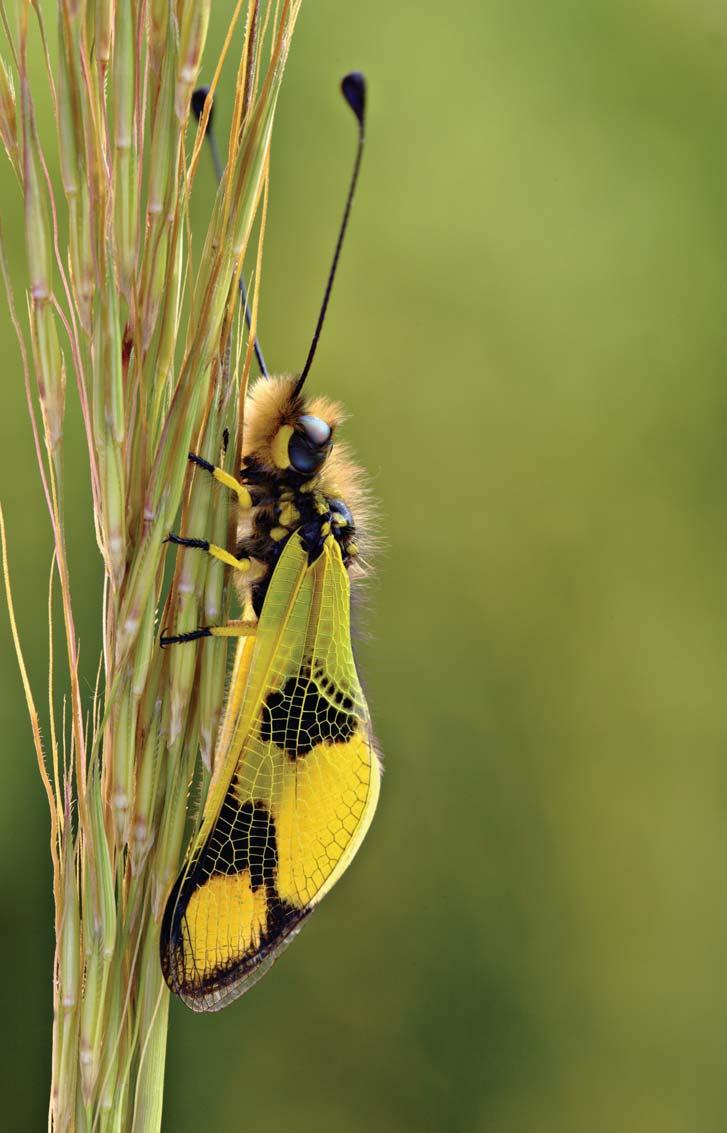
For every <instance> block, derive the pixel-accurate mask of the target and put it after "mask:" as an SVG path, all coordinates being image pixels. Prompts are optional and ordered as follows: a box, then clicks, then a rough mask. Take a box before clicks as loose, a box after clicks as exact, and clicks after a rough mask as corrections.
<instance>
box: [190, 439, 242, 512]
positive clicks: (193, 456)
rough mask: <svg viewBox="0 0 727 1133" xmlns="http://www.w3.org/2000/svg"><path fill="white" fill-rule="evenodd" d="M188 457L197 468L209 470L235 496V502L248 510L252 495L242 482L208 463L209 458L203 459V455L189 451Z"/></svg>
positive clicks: (222, 469)
mask: <svg viewBox="0 0 727 1133" xmlns="http://www.w3.org/2000/svg"><path fill="white" fill-rule="evenodd" d="M189 459H190V460H191V461H192V464H196V465H197V466H198V467H199V468H204V470H205V472H209V474H210V476H212V477H214V479H215V480H216V481H217V482H218V484H222V485H223V487H225V488H229V489H230V491H231V492H234V493H235V495H236V496H237V502H238V503H239V505H240V507H241V508H244V509H245V511H249V509H250V508H251V507H252V496H251V495H250V493H249V492H248V490H247V488H246V487H245V485H244V484H241V483H240V481H239V480H238V479H237V477H236V476H231V475H230V473H229V472H225V470H224V468H217V467H216V465H214V464H210V462H209V460H205V459H204V457H203V456H197V453H196V452H190V453H189Z"/></svg>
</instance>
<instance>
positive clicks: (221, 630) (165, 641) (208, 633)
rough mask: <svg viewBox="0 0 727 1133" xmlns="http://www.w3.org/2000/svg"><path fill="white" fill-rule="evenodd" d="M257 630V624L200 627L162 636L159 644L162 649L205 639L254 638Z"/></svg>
mask: <svg viewBox="0 0 727 1133" xmlns="http://www.w3.org/2000/svg"><path fill="white" fill-rule="evenodd" d="M256 630H257V622H254V621H231V622H225V624H224V625H221V626H200V627H199V629H193V630H190V632H189V633H176V634H172V635H171V636H167V635H166V634H162V636H161V637H160V638H159V644H160V645H161V647H162V649H164V648H165V646H167V645H183V644H185V643H186V642H188V641H199V640H200V638H203V637H252V636H253V635H254V634H255V632H256Z"/></svg>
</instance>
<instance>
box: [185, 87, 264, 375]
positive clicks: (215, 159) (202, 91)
mask: <svg viewBox="0 0 727 1133" xmlns="http://www.w3.org/2000/svg"><path fill="white" fill-rule="evenodd" d="M209 92H210V88H209V87H197V90H196V91H194V92H193V94H192V112H193V113H194V116H195V118H196V119H197V121H198V122H199V120H200V118H201V117H202V111H203V110H204V104H205V102H206V101H207V96H208V95H209ZM214 114H215V104H214V102H213V103H211V105H210V113H209V118H208V119H207V128H206V130H205V137H206V139H207V141H208V143H209V149H210V154H211V157H212V164H213V165H214V167H215V176H216V178H217V184H218V185H219V183H220V181H221V180H222V174H223V172H224V169H223V165H222V158H221V157H220V151H219V148H218V146H217V136H216V134H215V132H214V128H213V119H214ZM240 299H241V301H242V305H243V308H244V310H245V322H246V323H247V329H248V330H251V329H252V325H251V319H250V307H249V304H248V302H247V288H246V287H245V280H244V279H243V277H242V275H240ZM253 345H254V348H255V357H256V358H257V364H258V366H259V368H260V373H261V374H262V376H263V377H264V378H267V377H269V376H270V375H269V373H268V368H267V366H266V365H265V358H264V357H263V352H262V347H261V346H260V343H259V342H258V340H257V337H256V338H255V342H254V344H253Z"/></svg>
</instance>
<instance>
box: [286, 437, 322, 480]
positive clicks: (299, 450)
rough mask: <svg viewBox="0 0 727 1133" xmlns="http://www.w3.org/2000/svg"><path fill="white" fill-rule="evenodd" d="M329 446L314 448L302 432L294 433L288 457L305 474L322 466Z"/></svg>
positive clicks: (289, 445) (294, 466) (289, 444)
mask: <svg viewBox="0 0 727 1133" xmlns="http://www.w3.org/2000/svg"><path fill="white" fill-rule="evenodd" d="M327 452H328V449H327V448H313V446H312V445H311V444H310V442H309V441H308V440H306V438H305V437H302V436H301V435H300V433H293V435H292V437H291V438H290V441H289V442H288V459H289V461H290V463H291V466H292V467H293V468H294V469H295V471H296V472H301V473H302V474H303V475H304V476H305V475H308V474H309V473H311V472H315V471H316V469H317V468H320V466H321V464H322V463H323V461H324V460H325V458H326V454H327Z"/></svg>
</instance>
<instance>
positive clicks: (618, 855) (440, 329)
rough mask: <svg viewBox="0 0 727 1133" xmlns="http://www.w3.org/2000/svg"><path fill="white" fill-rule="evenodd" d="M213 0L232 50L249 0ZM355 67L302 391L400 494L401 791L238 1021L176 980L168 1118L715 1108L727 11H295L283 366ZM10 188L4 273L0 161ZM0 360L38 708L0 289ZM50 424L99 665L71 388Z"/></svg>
mask: <svg viewBox="0 0 727 1133" xmlns="http://www.w3.org/2000/svg"><path fill="white" fill-rule="evenodd" d="M46 7H47V8H48V10H49V12H51V11H52V7H53V5H51V4H48V5H46ZM213 8H214V11H213V29H212V32H213V38H214V40H215V41H219V38H220V36H221V35H222V32H223V30H224V25H225V23H226V20H227V18H228V17H229V12H230V10H231V4H227V3H222V2H218V3H216V4H215V5H214V6H213ZM351 67H359V68H361V69H363V70H365V71H366V72H367V74H368V77H369V80H370V92H371V99H370V132H369V146H368V152H367V155H366V160H365V166H364V173H363V178H362V182H361V187H360V195H359V199H358V201H357V204H356V209H355V215H354V220H353V225H352V229H351V234H350V239H349V242H348V245H347V247H346V250H345V254H344V258H343V267H342V271H341V273H340V276H339V281H338V284H337V288H336V292H335V295H334V299H333V303H332V307H331V312H330V318H329V322H328V325H327V327H326V330H325V334H324V337H323V345H322V349H321V352H320V354H319V357H318V361H317V364H316V369H315V371H314V375H313V383H314V385H315V387H316V388H317V389H320V390H325V391H326V392H328V393H330V394H332V395H335V396H340V397H341V398H342V399H343V400H344V401H345V402H346V404H347V405H348V406H349V407H350V409H351V410H352V413H353V416H352V419H351V421H350V423H349V424H348V426H347V435H348V437H349V438H350V439H351V440H352V442H353V443H354V445H355V447H356V449H357V451H358V452H359V453H360V455H361V457H362V458H363V460H364V461H365V463H366V464H367V466H368V467H369V469H370V470H371V473H372V476H373V483H374V487H375V492H376V495H377V496H378V497H379V499H380V501H381V531H382V535H383V538H384V541H385V551H384V553H383V554H382V555H381V558H380V562H379V572H378V576H377V579H376V581H375V584H374V586H373V594H372V598H373V601H372V604H371V609H370V612H369V614H368V616H367V627H368V630H369V631H370V632H369V635H368V637H367V638H366V639H365V640H364V641H363V642H362V644H361V647H360V659H361V667H362V670H363V673H364V674H365V678H366V683H367V688H368V692H369V696H370V701H371V706H372V710H373V713H374V717H375V721H376V726H377V730H378V734H379V737H380V740H381V744H382V747H383V750H384V753H385V757H386V768H387V770H386V777H385V781H384V789H383V792H382V799H381V806H380V810H379V813H378V815H377V818H376V821H375V824H374V827H373V828H372V831H371V833H370V836H369V839H368V841H367V843H366V845H365V848H364V850H363V852H362V853H361V854H360V856H359V858H358V859H357V860H356V862H355V864H354V865H353V867H352V868H351V870H350V872H349V874H348V875H347V876H346V878H345V881H344V882H343V883H342V884H341V885H340V886H339V887H338V889H337V890H336V892H335V893H334V894H333V895H331V897H330V898H329V899H328V900H327V901H326V902H325V903H324V905H323V906H322V908H321V909H320V911H319V912H318V914H317V915H316V916H315V917H314V918H313V920H312V921H311V923H310V924H309V926H308V927H307V928H306V930H305V932H304V933H303V934H302V936H301V937H300V939H299V940H298V942H297V943H296V944H295V947H294V948H293V949H291V951H290V952H289V953H288V954H287V955H286V956H285V957H284V958H283V960H282V961H281V962H280V964H279V965H278V966H277V967H276V968H275V970H274V972H273V973H272V974H271V975H270V976H269V977H268V978H267V979H266V980H265V981H264V982H263V983H262V984H260V985H259V986H258V987H257V988H256V989H255V990H254V991H253V992H252V993H251V994H250V995H249V996H247V997H245V998H244V999H243V1000H242V1001H240V1002H238V1003H237V1004H235V1005H234V1006H233V1007H230V1008H229V1009H228V1010H226V1011H224V1012H223V1013H222V1014H221V1015H218V1016H212V1017H209V1018H206V1017H195V1016H193V1015H192V1014H191V1013H189V1012H187V1011H186V1010H185V1009H184V1008H182V1007H181V1006H178V1005H176V1004H175V1005H174V1007H173V1011H172V1020H171V1044H170V1052H169V1061H168V1075H167V1112H166V1124H165V1129H168V1130H174V1131H175V1133H187V1131H192V1130H198V1129H199V1128H203V1129H207V1130H222V1129H225V1130H248V1129H251V1128H264V1129H265V1130H267V1131H268V1133H279V1131H283V1130H288V1129H293V1128H294V1129H296V1130H299V1131H301V1133H308V1131H313V1130H316V1131H317V1133H320V1131H321V1130H323V1131H327V1130H340V1131H341V1133H359V1131H364V1130H369V1129H371V1128H376V1129H378V1130H381V1131H410V1130H411V1131H414V1130H447V1131H449V1130H463V1131H482V1133H485V1131H486V1133H550V1131H553V1133H555V1131H558V1133H582V1131H583V1130H594V1131H598V1133H601V1131H603V1133H652V1131H653V1133H712V1131H714V1133H717V1131H723V1130H724V1129H725V1128H727V1075H726V1074H725V1060H726V1058H727V1053H726V1049H727V1044H726V1043H725V1037H726V1035H727V983H726V980H725V956H726V955H727V806H726V805H725V803H726V799H727V758H726V754H727V753H726V749H725V730H726V729H725V711H724V703H723V701H724V682H723V677H724V660H725V658H724V641H725V629H726V628H727V627H726V625H725V622H726V620H727V617H726V610H725V601H724V579H725V552H726V550H727V546H726V539H725V533H726V532H727V523H725V519H726V518H727V517H726V516H725V508H724V502H723V500H724V489H725V453H724V435H725V415H724V408H725V397H724V391H725V369H726V366H725V359H726V357H727V336H726V333H725V327H726V325H727V324H726V314H727V15H725V11H724V6H723V5H722V4H721V3H719V2H718V0H692V2H691V3H684V0H590V2H584V0H550V2H549V3H547V4H544V3H542V2H541V0H485V2H481V3H480V2H475V0H471V2H469V3H467V2H464V0H454V2H453V3H451V4H449V5H445V6H442V5H441V4H439V3H435V2H434V0H422V3H419V4H417V5H406V4H391V3H389V2H388V0H372V2H371V3H367V4H357V5H354V4H346V5H343V4H341V3H340V0H315V3H313V2H308V3H306V4H304V6H303V12H302V16H301V19H300V22H299V26H298V31H297V33H296V42H295V44H294V48H293V52H292V59H291V63H290V67H289V72H288V75H287V79H286V82H285V84H284V89H283V95H282V98H281V102H280V105H279V113H278V120H277V128H276V134H275V141H274V152H273V167H272V168H273V180H272V198H271V203H270V216H269V227H268V242H267V251H266V260H265V272H264V284H263V309H262V313H261V337H262V340H263V345H264V348H265V351H266V354H267V356H268V361H269V363H270V364H271V365H272V366H273V368H276V369H283V370H290V369H296V368H299V367H300V365H301V363H302V360H303V357H304V353H305V350H306V348H307V344H308V339H309V335H310V333H311V330H312V326H313V322H314V319H315V315H316V313H317V307H318V303H319V297H320V294H321V289H322V285H323V280H324V275H325V271H326V269H327V264H328V260H329V255H330V249H331V245H332V240H333V235H334V232H335V228H336V225H337V222H338V217H339V213H340V207H341V201H342V195H343V192H344V186H345V182H346V178H347V176H348V172H349V168H350V158H351V155H352V152H353V140H354V139H353V131H352V128H351V122H350V120H349V118H348V116H347V114H346V112H345V109H344V108H343V107H342V106H341V104H340V101H339V98H338V95H337V93H336V83H337V81H338V79H339V77H340V75H341V74H342V73H343V72H344V71H346V70H348V69H350V68H351ZM41 85H42V84H41ZM39 109H40V114H41V126H42V128H43V129H46V130H47V129H48V128H49V126H48V122H49V119H48V117H47V109H48V108H47V106H46V107H43V105H42V103H41V105H40V108H39ZM44 112H45V114H46V117H45V118H43V114H44ZM220 114H221V116H223V117H224V110H223V109H222V108H221V109H220ZM199 185H200V189H199V193H198V200H197V208H198V209H199V213H198V216H199V223H200V225H201V224H202V223H203V220H204V216H203V213H204V211H205V209H207V208H209V205H210V202H211V199H212V184H211V179H209V180H208V182H207V183H206V184H205V178H202V177H200V178H199ZM0 192H1V193H2V197H1V199H2V202H3V208H2V224H3V229H4V232H5V238H6V241H7V243H8V248H9V254H10V258H11V267H12V270H13V272H14V273H15V279H16V281H17V282H18V283H19V285H20V286H22V284H23V281H24V272H23V267H22V264H23V250H22V233H21V212H20V203H19V198H18V194H17V190H16V188H15V187H14V185H13V183H12V179H11V177H10V174H9V172H8V170H7V168H6V166H5V164H2V168H0ZM0 348H1V349H2V357H3V373H4V378H3V384H2V392H3V397H2V403H1V409H0V469H1V473H0V494H1V496H2V503H3V506H4V508H5V512H6V519H7V524H8V530H9V534H10V540H11V568H12V572H13V580H14V586H15V595H16V602H17V607H18V617H19V624H20V629H21V632H22V636H23V641H24V645H25V647H26V650H27V657H28V661H29V666H30V670H31V675H32V677H33V678H34V680H35V682H36V688H37V690H38V693H39V699H40V700H42V689H43V684H44V680H45V675H46V648H47V642H46V637H47V621H46V611H45V602H46V593H47V577H48V569H49V556H50V540H49V534H48V530H47V522H46V518H45V513H44V510H43V505H42V498H41V494H40V490H39V486H38V482H37V477H36V474H35V470H34V458H33V453H32V447H31V434H30V429H29V426H28V423H27V417H26V411H25V407H24V401H23V395H22V387H21V371H20V366H19V364H18V361H17V353H16V347H15V344H14V340H13V337H12V333H11V330H10V327H9V323H8V319H7V315H6V311H5V306H4V304H2V305H0ZM70 400H71V402H73V398H71V399H70ZM69 429H70V430H71V438H73V437H74V436H75V438H76V440H75V442H73V440H71V443H70V444H69V450H70V451H69V456H68V479H69V485H70V496H69V508H70V514H71V519H70V529H71V532H72V535H73V545H72V547H71V566H72V571H73V585H74V587H75V591H76V601H77V604H78V620H79V629H80V633H81V638H82V648H83V653H84V664H85V665H86V666H87V669H88V674H89V676H88V679H89V680H90V679H91V677H90V675H91V674H92V673H93V672H94V670H95V663H96V657H97V650H98V644H99V620H98V618H99V615H98V608H99V607H98V601H97V597H96V596H97V594H98V585H99V578H100V572H99V562H98V556H97V553H96V549H95V545H94V541H93V532H92V529H91V526H90V520H89V515H90V511H89V502H88V485H87V478H86V477H87V474H86V471H85V469H84V459H83V442H82V439H81V433H80V429H79V428H78V420H77V414H75V411H72V413H71V420H70V422H69ZM74 430H75V433H74ZM84 594H87V595H88V596H89V598H88V602H87V603H86V604H84V602H83V601H82V596H83V595H84ZM2 618H3V623H2V624H3V629H2V633H0V726H1V728H2V744H3V748H2V789H1V790H0V887H1V892H2V901H0V971H1V972H2V988H3V991H2V997H1V998H2V1013H1V1017H2V1032H3V1043H2V1048H3V1055H2V1058H1V1059H0V1074H2V1076H3V1078H5V1082H4V1083H3V1084H2V1087H1V1088H2V1097H3V1110H4V1120H3V1125H4V1128H12V1129H18V1130H26V1129H27V1130H31V1129H41V1128H44V1127H45V1115H46V1105H47V1098H46V1090H47V1082H48V1077H49V1049H50V1004H51V989H50V973H51V955H52V938H51V930H50V926H51V903H50V897H49V887H50V865H49V860H48V839H47V814H46V808H45V802H44V797H43V794H42V790H41V787H40V783H39V781H38V777H37V773H36V769H35V766H34V758H33V753H32V748H31V744H30V738H29V731H28V724H27V719H26V715H25V708H24V704H23V701H22V695H21V688H20V682H19V679H18V674H17V671H16V666H15V661H14V657H13V654H12V649H11V645H10V641H9V633H8V627H7V620H6V619H5V615H4V614H3V615H2ZM84 672H85V670H84Z"/></svg>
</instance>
